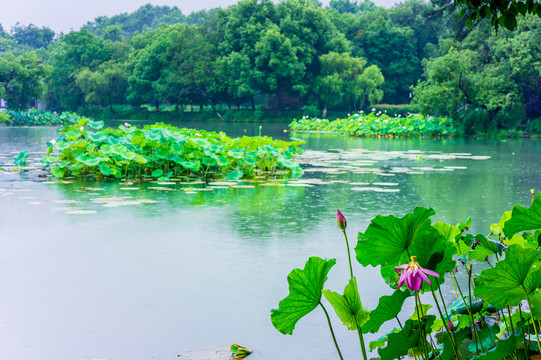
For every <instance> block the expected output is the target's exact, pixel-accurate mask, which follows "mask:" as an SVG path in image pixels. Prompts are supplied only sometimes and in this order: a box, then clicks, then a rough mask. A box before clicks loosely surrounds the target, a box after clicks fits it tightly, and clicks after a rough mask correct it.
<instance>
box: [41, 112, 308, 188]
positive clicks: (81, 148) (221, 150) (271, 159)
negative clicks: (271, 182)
mask: <svg viewBox="0 0 541 360" xmlns="http://www.w3.org/2000/svg"><path fill="white" fill-rule="evenodd" d="M59 132H60V133H61V136H60V137H58V138H57V139H54V140H51V141H49V142H48V143H47V145H48V146H49V148H48V151H47V155H46V156H45V157H44V158H43V159H42V160H41V161H42V163H44V164H46V166H49V165H52V167H51V172H52V174H53V175H54V176H55V177H57V178H63V177H66V176H75V177H84V178H94V179H104V178H117V179H125V180H127V179H158V180H159V179H168V178H171V177H178V176H193V177H197V178H204V179H210V178H222V177H225V178H227V179H240V178H248V177H254V176H276V175H278V174H280V175H297V174H301V170H300V167H299V165H298V164H297V163H296V162H295V161H294V160H295V156H296V154H299V153H300V152H301V151H302V150H301V148H300V147H299V146H300V145H301V144H302V143H303V141H302V140H294V141H291V142H287V141H281V140H274V139H272V138H270V137H266V136H258V137H246V136H244V137H241V138H236V139H232V138H230V137H228V136H227V135H226V134H224V133H223V132H220V133H216V132H206V131H202V130H193V129H184V128H183V129H180V128H176V127H174V126H170V125H165V124H162V123H159V124H154V125H147V126H145V127H144V128H143V129H139V128H137V127H135V126H131V125H130V124H128V123H125V124H124V125H120V126H119V127H118V129H110V128H104V123H103V121H91V120H88V119H82V120H80V121H79V122H78V123H76V124H73V125H71V126H70V125H67V126H65V127H64V128H63V129H60V130H59ZM55 150H57V151H58V153H55Z"/></svg>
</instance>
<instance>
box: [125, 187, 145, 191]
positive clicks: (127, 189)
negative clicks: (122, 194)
mask: <svg viewBox="0 0 541 360" xmlns="http://www.w3.org/2000/svg"><path fill="white" fill-rule="evenodd" d="M120 190H122V191H135V190H141V189H140V188H138V187H121V188H120Z"/></svg>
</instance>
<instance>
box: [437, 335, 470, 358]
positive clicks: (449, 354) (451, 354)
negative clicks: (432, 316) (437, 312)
mask: <svg viewBox="0 0 541 360" xmlns="http://www.w3.org/2000/svg"><path fill="white" fill-rule="evenodd" d="M470 334H471V330H470V328H466V329H462V330H460V331H455V336H454V338H455V339H456V342H457V344H458V346H459V347H460V344H461V343H462V342H463V341H464V340H466V338H467V337H469V336H470ZM441 347H442V348H443V351H442V352H441V353H440V355H439V356H438V357H437V359H438V360H453V359H456V356H455V351H454V350H453V344H452V342H451V340H450V339H449V335H448V334H447V332H445V331H444V332H443V343H442V345H441Z"/></svg>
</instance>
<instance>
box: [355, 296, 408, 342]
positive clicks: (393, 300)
mask: <svg viewBox="0 0 541 360" xmlns="http://www.w3.org/2000/svg"><path fill="white" fill-rule="evenodd" d="M409 296H410V293H409V292H408V291H400V290H396V291H395V292H394V293H393V294H392V295H390V296H382V297H380V298H379V303H378V306H377V307H376V309H375V310H373V311H372V312H371V313H370V319H369V320H368V322H367V323H366V324H365V325H364V326H363V332H364V333H368V332H371V333H374V334H375V333H377V332H378V330H379V328H380V327H381V325H383V324H384V323H385V322H386V321H389V320H392V319H394V318H395V317H396V316H397V315H398V314H399V313H400V311H401V310H402V305H403V304H404V301H405V300H406V299H407V298H408V297H409Z"/></svg>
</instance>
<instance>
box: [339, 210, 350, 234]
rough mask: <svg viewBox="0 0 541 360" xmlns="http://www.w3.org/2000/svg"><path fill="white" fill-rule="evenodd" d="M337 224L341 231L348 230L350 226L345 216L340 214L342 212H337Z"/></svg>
mask: <svg viewBox="0 0 541 360" xmlns="http://www.w3.org/2000/svg"><path fill="white" fill-rule="evenodd" d="M336 223H337V224H338V227H339V228H340V230H342V231H344V230H346V226H348V222H347V220H346V218H345V217H344V215H342V213H341V212H340V210H337V211H336Z"/></svg>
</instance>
